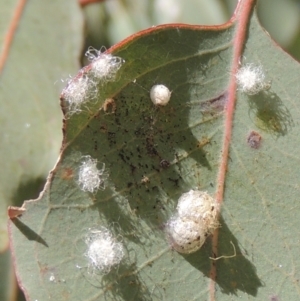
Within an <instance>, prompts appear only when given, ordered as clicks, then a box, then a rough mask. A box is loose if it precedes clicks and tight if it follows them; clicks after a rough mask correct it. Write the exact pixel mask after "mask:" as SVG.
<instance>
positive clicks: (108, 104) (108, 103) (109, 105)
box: [102, 98, 117, 114]
mask: <svg viewBox="0 0 300 301" xmlns="http://www.w3.org/2000/svg"><path fill="white" fill-rule="evenodd" d="M102 109H103V111H104V112H105V113H107V111H108V110H109V111H110V112H109V113H112V114H113V113H115V112H116V109H117V105H116V102H115V100H114V99H113V98H107V99H106V100H105V101H104V104H103V106H102Z"/></svg>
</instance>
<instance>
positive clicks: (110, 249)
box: [85, 227, 125, 274]
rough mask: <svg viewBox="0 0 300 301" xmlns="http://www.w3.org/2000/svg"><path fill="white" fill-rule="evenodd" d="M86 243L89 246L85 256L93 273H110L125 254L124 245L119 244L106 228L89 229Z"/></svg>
mask: <svg viewBox="0 0 300 301" xmlns="http://www.w3.org/2000/svg"><path fill="white" fill-rule="evenodd" d="M85 243H86V244H87V251H86V252H85V256H86V257H87V258H88V261H89V267H90V268H92V270H93V271H99V272H101V273H104V274H106V273H109V272H110V271H111V269H112V268H113V267H114V266H116V265H118V264H119V263H120V262H121V260H122V259H123V257H124V254H125V252H124V247H123V245H122V243H121V242H118V241H117V239H116V238H115V237H113V235H112V233H111V232H110V231H109V230H108V229H106V228H104V227H101V228H99V229H89V232H88V234H87V235H86V238H85Z"/></svg>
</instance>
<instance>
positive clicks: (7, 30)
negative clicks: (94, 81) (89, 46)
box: [0, 0, 83, 301]
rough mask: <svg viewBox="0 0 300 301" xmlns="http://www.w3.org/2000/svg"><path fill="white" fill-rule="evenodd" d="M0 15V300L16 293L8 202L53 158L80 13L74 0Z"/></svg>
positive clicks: (37, 187)
mask: <svg viewBox="0 0 300 301" xmlns="http://www.w3.org/2000/svg"><path fill="white" fill-rule="evenodd" d="M0 15H1V16H0V20H1V23H0V33H1V53H0V55H1V67H2V68H1V70H0V72H1V81H0V95H1V98H0V101H1V111H0V126H1V134H0V135H1V149H0V166H1V169H2V172H1V174H0V252H1V255H0V265H1V266H0V279H1V289H0V300H3V301H6V300H14V299H11V298H14V297H13V296H14V295H16V293H15V291H16V286H15V284H14V281H13V279H14V278H13V277H11V274H12V273H11V264H10V260H9V258H10V256H9V252H8V250H7V247H8V237H7V230H6V224H7V213H6V212H7V207H8V206H9V205H19V206H20V205H22V203H23V201H24V200H25V199H30V198H36V197H37V196H38V194H39V192H40V191H41V190H42V188H43V185H44V182H45V179H46V177H47V175H48V172H49V170H50V169H52V167H53V166H54V164H55V162H56V160H57V158H58V155H59V149H60V147H61V141H62V130H61V127H62V112H61V109H60V106H59V94H60V90H61V87H62V85H65V83H62V82H61V79H67V78H68V77H69V74H73V73H75V72H76V71H77V70H78V68H79V67H80V66H79V63H78V58H79V56H80V52H81V47H82V43H83V40H82V36H83V35H82V32H83V31H82V29H83V18H82V13H81V11H80V8H79V5H78V4H77V3H76V2H75V1H73V0H67V1H60V0H53V1H40V0H32V1H28V2H27V1H22V0H18V1H17V0H6V1H2V2H1V12H0ZM12 24H15V29H16V30H15V31H14V28H13V26H12Z"/></svg>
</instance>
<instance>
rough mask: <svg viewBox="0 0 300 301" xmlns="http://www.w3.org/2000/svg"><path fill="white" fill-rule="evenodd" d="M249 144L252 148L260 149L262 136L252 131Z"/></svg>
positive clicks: (248, 140) (248, 139)
mask: <svg viewBox="0 0 300 301" xmlns="http://www.w3.org/2000/svg"><path fill="white" fill-rule="evenodd" d="M247 143H248V145H249V146H250V147H251V148H255V149H258V148H259V147H260V145H261V135H260V134H259V133H257V132H255V131H251V132H250V133H249V135H248V138H247Z"/></svg>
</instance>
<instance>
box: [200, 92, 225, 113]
mask: <svg viewBox="0 0 300 301" xmlns="http://www.w3.org/2000/svg"><path fill="white" fill-rule="evenodd" d="M227 102H228V92H227V91H225V92H224V93H222V94H221V95H219V96H217V97H215V98H212V99H209V100H206V101H204V102H202V103H201V104H200V108H201V111H202V113H203V114H210V115H216V114H219V113H221V112H223V111H224V109H225V107H226V104H227Z"/></svg>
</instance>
